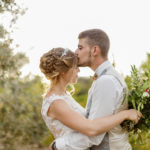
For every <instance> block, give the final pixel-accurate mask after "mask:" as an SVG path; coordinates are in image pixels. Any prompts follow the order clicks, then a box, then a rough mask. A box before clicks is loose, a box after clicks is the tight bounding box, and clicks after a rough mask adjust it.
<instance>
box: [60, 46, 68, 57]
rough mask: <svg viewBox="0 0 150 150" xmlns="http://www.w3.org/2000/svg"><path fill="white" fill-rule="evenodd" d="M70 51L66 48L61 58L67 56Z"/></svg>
mask: <svg viewBox="0 0 150 150" xmlns="http://www.w3.org/2000/svg"><path fill="white" fill-rule="evenodd" d="M68 51H69V49H68V48H66V49H65V50H64V52H63V53H62V55H61V57H63V56H65V55H66V54H67V52H68Z"/></svg>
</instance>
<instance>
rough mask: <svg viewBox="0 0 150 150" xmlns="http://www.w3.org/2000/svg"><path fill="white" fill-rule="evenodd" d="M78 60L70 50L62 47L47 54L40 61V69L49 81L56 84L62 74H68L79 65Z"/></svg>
mask: <svg viewBox="0 0 150 150" xmlns="http://www.w3.org/2000/svg"><path fill="white" fill-rule="evenodd" d="M77 62H78V58H77V56H76V54H75V53H73V52H72V51H71V50H69V49H64V48H61V47H58V48H53V49H52V50H50V51H48V52H47V53H45V54H44V55H43V56H42V57H41V59H40V69H41V72H42V73H43V74H44V75H45V77H46V78H47V79H48V80H51V81H52V83H56V82H57V81H58V79H59V77H60V73H63V72H64V73H65V72H67V71H68V70H69V69H70V68H72V67H74V66H76V65H77Z"/></svg>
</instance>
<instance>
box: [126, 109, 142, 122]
mask: <svg viewBox="0 0 150 150" xmlns="http://www.w3.org/2000/svg"><path fill="white" fill-rule="evenodd" d="M125 111H126V114H127V118H126V119H127V120H132V121H134V123H135V124H137V123H138V121H139V120H140V118H141V117H142V113H140V112H138V111H137V110H135V109H129V110H125Z"/></svg>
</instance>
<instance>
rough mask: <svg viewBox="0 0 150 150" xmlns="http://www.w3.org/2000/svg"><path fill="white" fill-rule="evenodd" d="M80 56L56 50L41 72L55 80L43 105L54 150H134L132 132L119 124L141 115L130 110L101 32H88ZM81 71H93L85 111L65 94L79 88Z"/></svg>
mask: <svg viewBox="0 0 150 150" xmlns="http://www.w3.org/2000/svg"><path fill="white" fill-rule="evenodd" d="M78 39H79V43H78V48H77V49H76V51H75V53H74V52H72V51H71V50H69V49H64V48H61V47H58V48H53V49H52V50H50V51H48V52H47V53H45V54H44V55H43V56H42V57H41V59H40V69H41V72H42V73H43V74H44V75H45V77H46V78H47V79H48V80H50V88H49V89H48V90H47V93H46V94H45V97H44V99H43V103H42V109H41V113H42V117H43V119H44V121H45V123H46V125H47V127H48V128H49V130H50V131H51V133H52V134H53V135H54V137H55V141H53V142H52V143H51V144H50V146H49V150H131V149H132V147H131V145H130V143H129V141H128V132H127V131H125V130H123V129H122V128H121V126H120V124H121V123H122V122H123V121H124V120H132V121H134V123H135V124H137V123H138V121H139V119H140V118H141V114H140V113H138V112H137V111H136V110H134V109H129V110H128V99H127V98H128V89H127V85H126V83H125V81H124V79H123V78H122V77H121V75H120V74H118V73H117V71H116V70H115V69H114V68H113V66H112V65H111V63H110V62H109V60H108V52H109V47H110V41H109V37H108V35H107V34H106V33H105V32H104V31H103V30H101V29H90V30H86V31H83V32H81V33H80V34H79V36H78ZM78 67H89V68H91V69H92V70H93V71H94V72H95V74H94V77H93V79H94V81H93V83H92V86H91V88H90V90H89V92H88V100H87V104H86V108H83V107H82V106H81V105H80V104H78V103H77V102H76V101H75V100H74V99H73V97H72V96H71V94H70V93H69V92H67V91H66V87H67V85H68V84H70V83H73V84H74V83H76V82H77V78H78V72H79V71H80V70H79V68H78Z"/></svg>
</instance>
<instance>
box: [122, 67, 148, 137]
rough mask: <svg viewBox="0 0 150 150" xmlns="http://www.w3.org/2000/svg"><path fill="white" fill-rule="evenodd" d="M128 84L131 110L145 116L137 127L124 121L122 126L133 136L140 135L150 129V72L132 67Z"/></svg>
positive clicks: (127, 80) (127, 79)
mask: <svg viewBox="0 0 150 150" xmlns="http://www.w3.org/2000/svg"><path fill="white" fill-rule="evenodd" d="M126 82H127V84H128V88H129V96H128V105H129V109H136V110H138V111H139V112H141V113H142V115H143V116H142V118H141V119H140V121H139V123H138V124H136V125H134V123H133V122H131V121H124V122H123V123H122V124H121V125H122V127H123V128H124V129H126V130H127V131H129V132H132V133H133V134H140V132H141V131H148V130H149V129H150V71H143V72H140V71H139V70H137V68H136V67H135V66H132V70H131V77H127V78H126Z"/></svg>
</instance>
